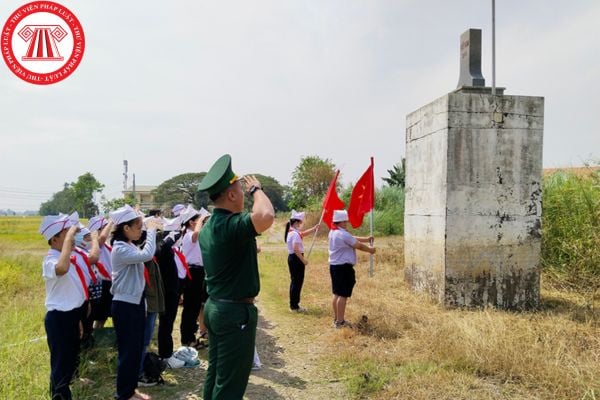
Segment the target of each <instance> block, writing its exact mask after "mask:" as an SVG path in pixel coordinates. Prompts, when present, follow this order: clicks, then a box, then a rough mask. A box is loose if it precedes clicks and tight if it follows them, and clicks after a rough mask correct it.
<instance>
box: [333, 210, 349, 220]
mask: <svg viewBox="0 0 600 400" xmlns="http://www.w3.org/2000/svg"><path fill="white" fill-rule="evenodd" d="M344 221H348V211H346V210H335V211H334V212H333V222H344Z"/></svg>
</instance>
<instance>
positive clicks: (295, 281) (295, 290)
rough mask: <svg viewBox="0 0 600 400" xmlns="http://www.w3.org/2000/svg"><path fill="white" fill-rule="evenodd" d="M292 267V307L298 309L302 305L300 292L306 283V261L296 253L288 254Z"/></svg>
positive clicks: (290, 266)
mask: <svg viewBox="0 0 600 400" xmlns="http://www.w3.org/2000/svg"><path fill="white" fill-rule="evenodd" d="M288 267H289V269H290V279H291V282H290V308H291V309H292V310H297V309H298V308H299V307H300V292H301V291H302V285H303V284H304V269H305V266H304V263H303V262H302V261H301V260H300V258H298V256H297V255H296V254H290V255H288Z"/></svg>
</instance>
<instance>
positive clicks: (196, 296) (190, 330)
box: [179, 205, 210, 349]
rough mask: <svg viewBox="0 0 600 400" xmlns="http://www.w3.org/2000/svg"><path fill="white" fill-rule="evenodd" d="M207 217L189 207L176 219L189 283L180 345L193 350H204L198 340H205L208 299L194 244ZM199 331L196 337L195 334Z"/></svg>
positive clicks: (185, 289)
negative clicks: (205, 315)
mask: <svg viewBox="0 0 600 400" xmlns="http://www.w3.org/2000/svg"><path fill="white" fill-rule="evenodd" d="M209 215H210V214H209V213H208V211H206V210H205V209H204V208H202V209H201V210H200V211H197V210H195V209H194V207H192V206H191V205H190V206H188V208H186V209H185V210H184V211H182V212H181V214H180V215H179V218H180V220H181V225H182V227H183V234H182V241H181V252H182V253H183V255H184V256H185V259H186V261H187V264H188V267H189V272H190V275H191V279H188V280H187V281H186V282H185V286H184V289H183V311H182V312H181V325H180V331H181V344H182V345H184V346H191V347H195V348H197V349H201V348H204V347H206V343H205V342H204V341H202V340H201V339H206V336H207V332H206V326H205V325H204V315H203V312H202V311H203V310H202V307H203V305H204V302H205V301H206V299H207V298H208V295H207V294H206V287H205V285H204V262H203V261H202V253H201V249H200V245H199V244H198V235H199V234H200V230H201V229H202V223H203V220H204V218H206V217H207V216H209ZM198 327H200V332H199V337H198V338H196V331H197V330H198Z"/></svg>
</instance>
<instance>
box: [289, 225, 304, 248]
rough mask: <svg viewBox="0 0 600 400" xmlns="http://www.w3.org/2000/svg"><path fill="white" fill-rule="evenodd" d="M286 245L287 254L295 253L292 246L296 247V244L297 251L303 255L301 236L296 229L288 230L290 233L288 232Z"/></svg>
mask: <svg viewBox="0 0 600 400" xmlns="http://www.w3.org/2000/svg"><path fill="white" fill-rule="evenodd" d="M286 244H287V249H288V253H289V254H294V253H295V252H294V245H296V244H297V245H298V249H299V250H300V253H304V242H302V235H301V234H300V231H298V229H296V228H291V229H290V231H289V232H288V236H287V240H286Z"/></svg>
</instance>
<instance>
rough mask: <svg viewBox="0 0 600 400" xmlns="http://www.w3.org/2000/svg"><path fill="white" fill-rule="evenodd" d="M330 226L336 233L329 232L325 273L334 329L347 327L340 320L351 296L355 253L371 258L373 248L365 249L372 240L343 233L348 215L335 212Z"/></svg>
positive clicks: (343, 212)
mask: <svg viewBox="0 0 600 400" xmlns="http://www.w3.org/2000/svg"><path fill="white" fill-rule="evenodd" d="M333 224H334V225H335V227H336V229H332V230H331V231H329V273H330V275H331V289H332V292H333V300H332V305H333V325H334V327H335V328H342V327H351V326H350V323H349V322H348V321H346V320H345V319H344V317H345V313H346V301H347V300H348V298H349V297H350V296H352V289H353V288H354V284H355V283H356V276H355V272H354V264H356V249H358V250H361V251H365V252H367V253H371V254H375V247H371V246H367V245H365V244H364V243H369V242H370V241H371V240H372V239H373V238H372V237H355V236H352V235H351V234H350V233H349V232H348V231H347V230H346V229H347V226H348V212H347V211H346V210H335V211H334V212H333Z"/></svg>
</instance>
